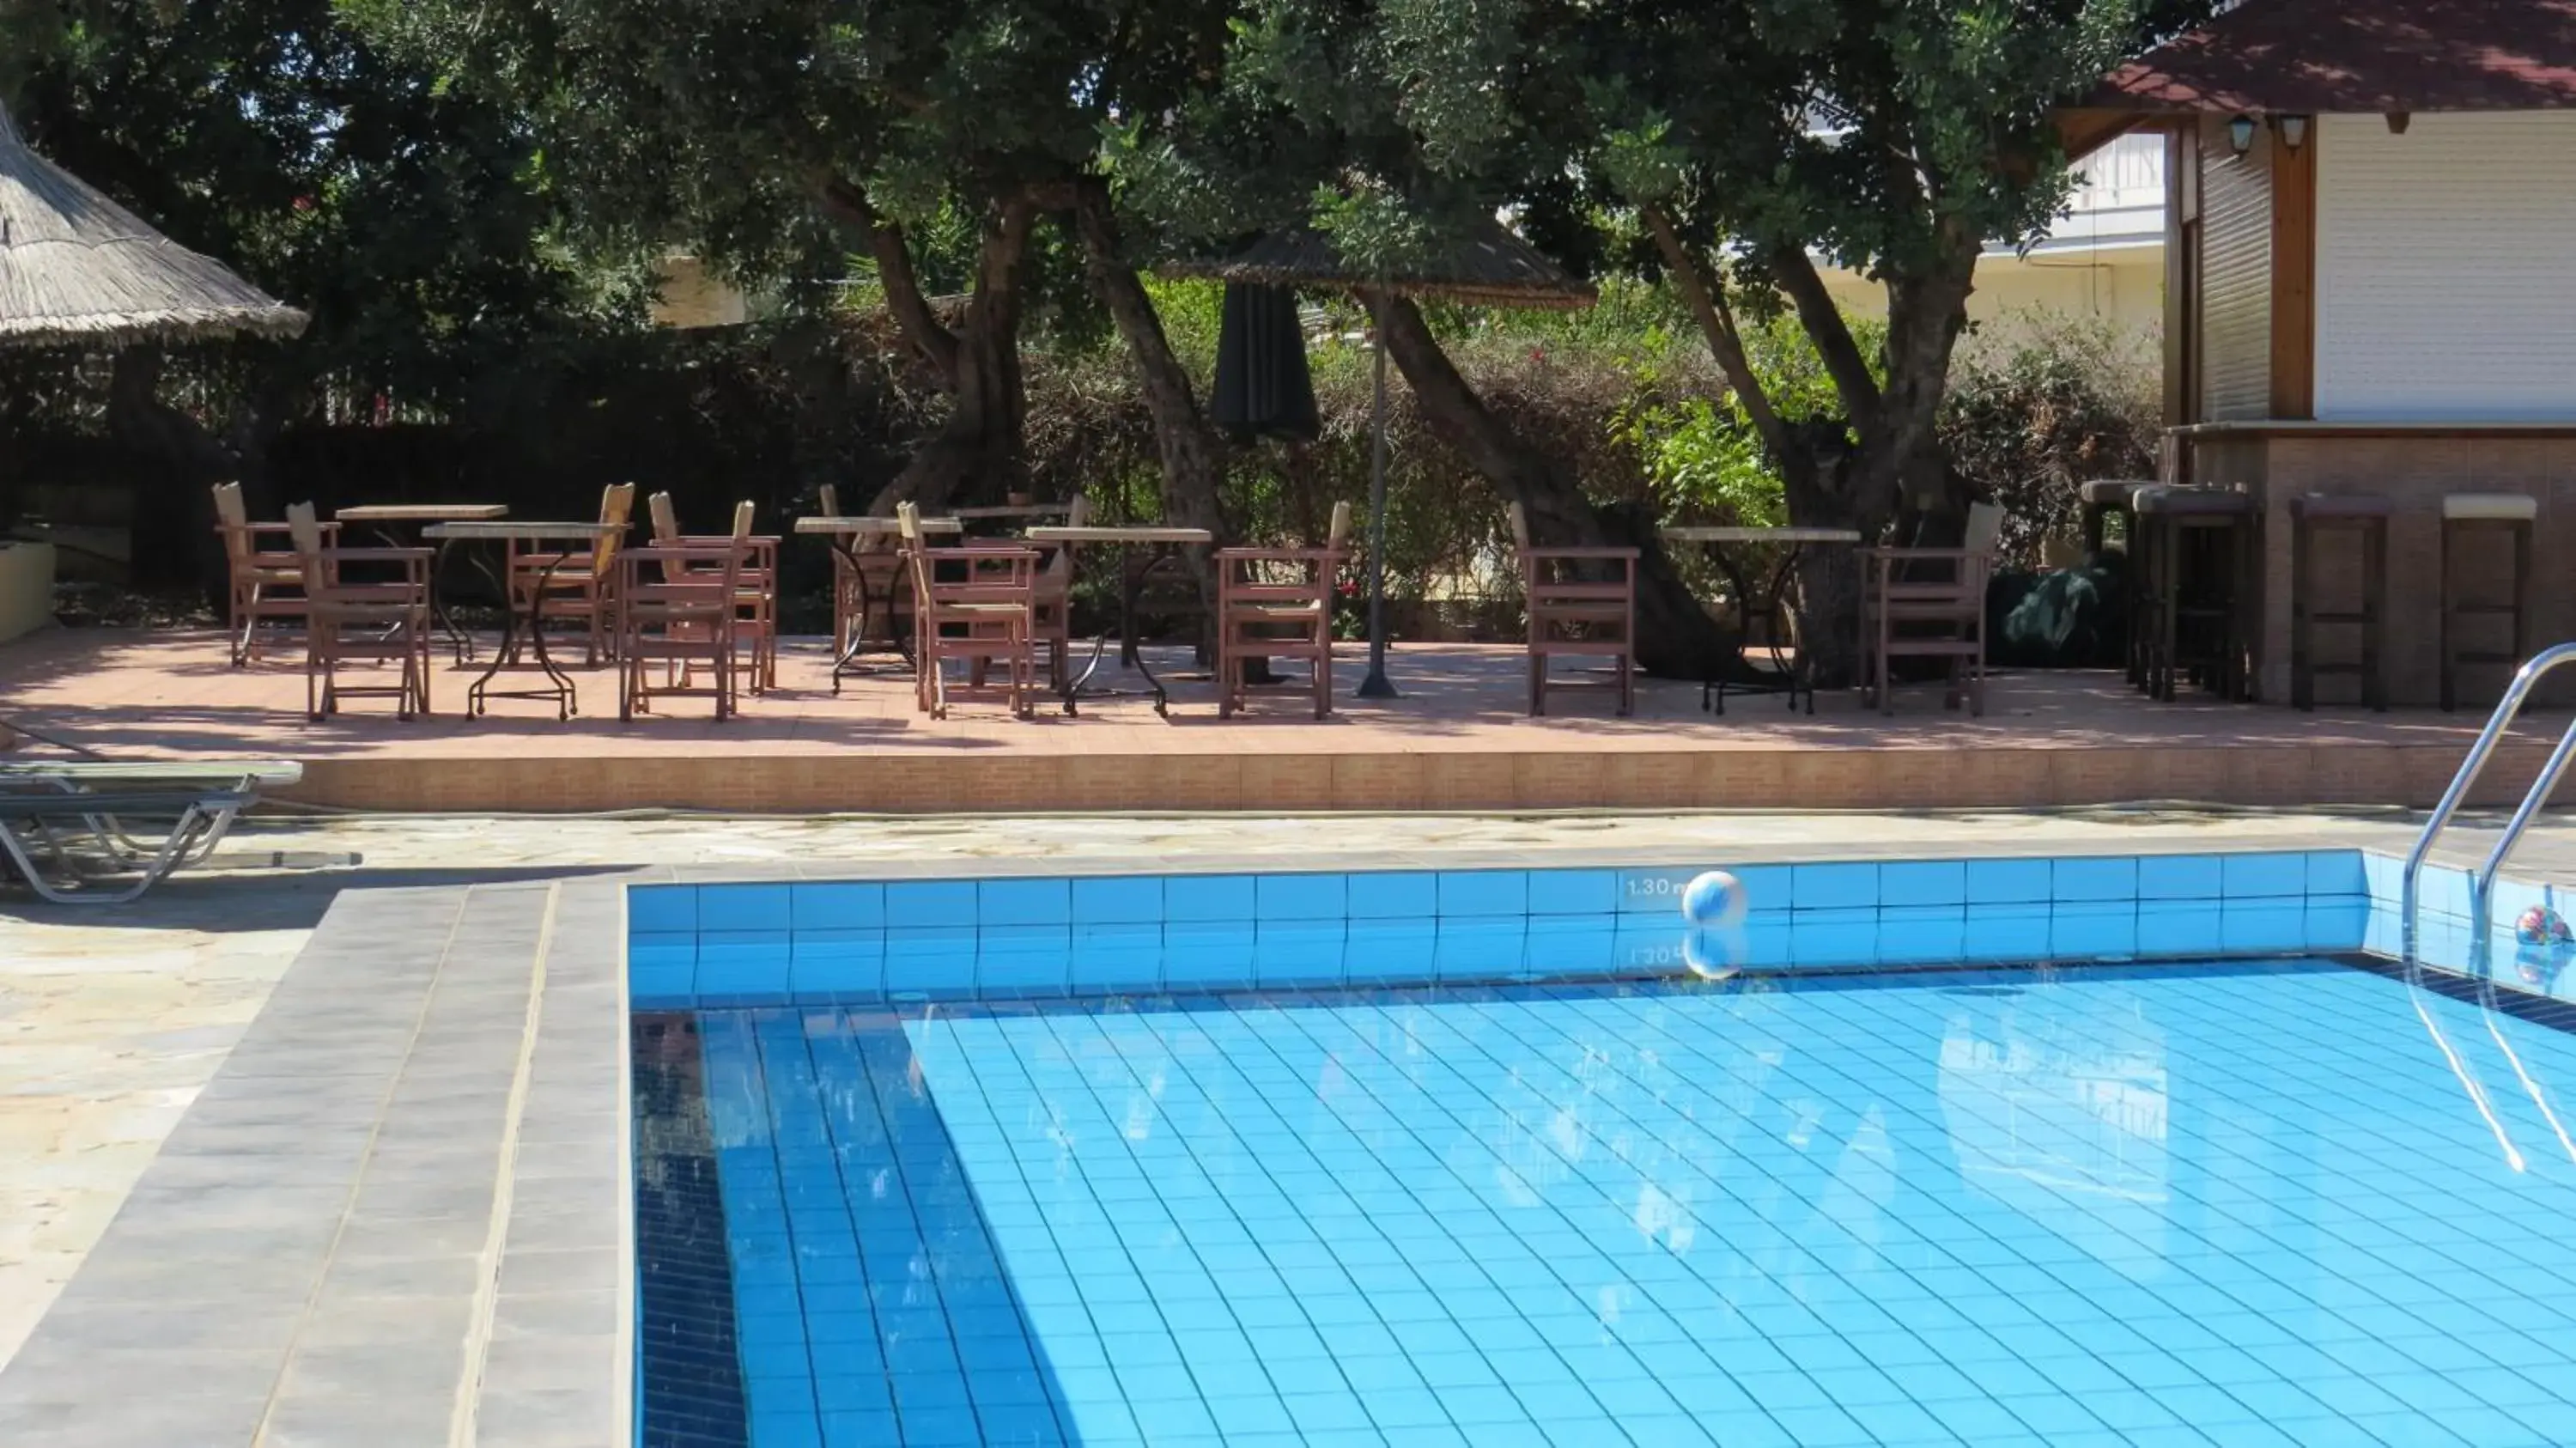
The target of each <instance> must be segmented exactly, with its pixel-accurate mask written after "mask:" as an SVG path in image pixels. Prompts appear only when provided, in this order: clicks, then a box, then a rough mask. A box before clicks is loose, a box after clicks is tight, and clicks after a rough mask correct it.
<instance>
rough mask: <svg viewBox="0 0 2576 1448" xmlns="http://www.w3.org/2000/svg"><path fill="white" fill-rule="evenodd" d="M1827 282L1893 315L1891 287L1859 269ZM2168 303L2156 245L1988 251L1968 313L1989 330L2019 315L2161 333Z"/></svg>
mask: <svg viewBox="0 0 2576 1448" xmlns="http://www.w3.org/2000/svg"><path fill="white" fill-rule="evenodd" d="M1825 285H1826V286H1827V287H1828V288H1830V289H1831V290H1832V292H1833V294H1834V299H1835V300H1836V301H1838V302H1840V303H1842V306H1843V310H1844V311H1846V312H1849V313H1851V314H1852V315H1853V316H1856V317H1883V316H1885V315H1886V314H1887V293H1886V291H1885V289H1883V288H1881V287H1880V286H1879V285H1878V284H1877V283H1875V282H1871V281H1869V280H1867V279H1865V278H1863V277H1861V276H1860V275H1858V274H1857V273H1854V272H1847V271H1839V270H1828V271H1826V272H1825ZM2164 309H2165V258H2164V249H2163V248H2162V247H2155V246H2139V247H2123V248H2121V249H2118V250H2107V249H2106V250H2098V251H2094V252H2092V253H2091V254H2089V255H2086V254H2082V253H2073V252H2063V251H2061V252H2043V253H2040V254H2038V255H2035V256H2029V257H2014V256H1989V257H1987V258H1986V259H1984V260H1983V261H1980V262H1978V263H1977V289H1976V291H1975V292H1974V293H1973V294H1971V295H1970V296H1969V298H1968V320H1969V321H1971V322H1974V323H1976V324H1978V326H1979V328H1980V329H1981V330H1983V331H1985V332H1986V333H1987V334H1988V335H1990V336H1991V335H1993V334H1995V333H1997V332H2000V331H2003V330H2006V329H2009V328H2010V327H2011V326H2012V324H2013V323H2014V322H2015V321H2016V320H2030V321H2037V320H2040V319H2043V318H2046V317H2050V316H2058V317H2070V316H2071V317H2088V318H2090V317H2098V318H2101V319H2103V320H2106V321H2108V322H2110V323H2111V324H2113V325H2114V326H2117V327H2120V328H2122V329H2124V330H2133V331H2135V332H2137V333H2139V334H2141V335H2144V336H2154V335H2156V334H2157V333H2158V332H2159V331H2160V330H2161V329H2162V328H2163V326H2164Z"/></svg>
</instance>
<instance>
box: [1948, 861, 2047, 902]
mask: <svg viewBox="0 0 2576 1448" xmlns="http://www.w3.org/2000/svg"><path fill="white" fill-rule="evenodd" d="M2049 863H2050V862H2049V861H2047V860H2044V859H2041V860H1970V861H1969V862H1968V903H1969V904H1971V905H2045V904H2046V903H2048V900H2049V898H2050V892H2051V888H2052V887H2051V884H2050V879H2049V876H2050V870H2049Z"/></svg>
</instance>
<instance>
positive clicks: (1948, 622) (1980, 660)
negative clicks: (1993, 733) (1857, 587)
mask: <svg viewBox="0 0 2576 1448" xmlns="http://www.w3.org/2000/svg"><path fill="white" fill-rule="evenodd" d="M2003 524H2004V510H2003V509H2001V508H1998V507H1995V506H1993V505H1992V504H1988V503H1976V504H1972V505H1971V506H1970V507H1969V509H1968V528H1967V536H1966V537H1965V538H1964V539H1963V540H1962V542H1961V546H1960V547H1957V548H1864V549H1862V550H1861V569H1862V572H1861V647H1862V649H1863V651H1864V658H1863V664H1862V677H1861V691H1862V698H1863V700H1864V702H1867V703H1873V704H1875V705H1877V707H1878V710H1879V712H1880V713H1882V714H1893V713H1895V712H1896V690H1895V687H1894V686H1895V675H1894V672H1893V669H1894V662H1895V661H1896V660H1897V659H1905V658H1938V659H1947V660H1949V663H1950V691H1949V694H1948V695H1947V697H1946V698H1945V700H1944V703H1945V705H1946V706H1947V707H1949V708H1952V709H1956V708H1958V707H1959V705H1960V704H1961V702H1962V701H1964V702H1965V703H1966V704H1967V706H1968V712H1969V713H1970V714H1973V715H1979V716H1982V715H1983V714H1984V713H1985V712H1986V580H1987V578H1988V577H1989V576H1990V575H1991V574H1992V573H1993V572H1994V564H1995V550H1996V549H1997V547H1998V546H2000V544H2001V542H2002V539H2003Z"/></svg>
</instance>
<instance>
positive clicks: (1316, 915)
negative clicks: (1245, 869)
mask: <svg viewBox="0 0 2576 1448" xmlns="http://www.w3.org/2000/svg"><path fill="white" fill-rule="evenodd" d="M1253 900H1254V914H1255V916H1256V918H1258V919H1260V920H1261V921H1263V922H1265V923H1266V922H1269V921H1273V920H1305V921H1322V920H1330V921H1334V922H1336V923H1338V922H1340V921H1341V920H1343V919H1344V918H1346V917H1347V916H1348V914H1349V909H1350V877H1349V876H1347V875H1263V876H1260V877H1259V878H1258V879H1257V880H1256V881H1255V882H1254V891H1253Z"/></svg>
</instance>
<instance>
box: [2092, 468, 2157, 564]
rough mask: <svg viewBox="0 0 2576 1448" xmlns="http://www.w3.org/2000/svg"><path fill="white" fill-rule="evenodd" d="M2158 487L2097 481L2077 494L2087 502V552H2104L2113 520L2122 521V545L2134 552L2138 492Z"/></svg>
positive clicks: (2129, 480)
mask: <svg viewBox="0 0 2576 1448" xmlns="http://www.w3.org/2000/svg"><path fill="white" fill-rule="evenodd" d="M2154 486H2155V484H2154V483H2151V482H2144V481H2141V480H2139V479H2136V478H2096V479H2095V480H2093V481H2092V482H2089V483H2086V484H2084V485H2083V486H2082V487H2079V488H2077V489H2076V490H2075V492H2076V496H2078V497H2080V498H2082V499H2083V500H2084V551H2085V552H2086V553H2087V554H2093V553H2099V552H2101V551H2102V544H2103V540H2104V538H2105V537H2106V536H2107V535H2108V532H2109V523H2110V520H2111V519H2112V518H2113V517H2117V518H2119V519H2120V541H2121V543H2122V545H2123V546H2124V547H2128V548H2132V549H2133V548H2134V547H2135V546H2136V543H2137V537H2138V504H2137V497H2138V489H2140V488H2152V487H2154Z"/></svg>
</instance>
